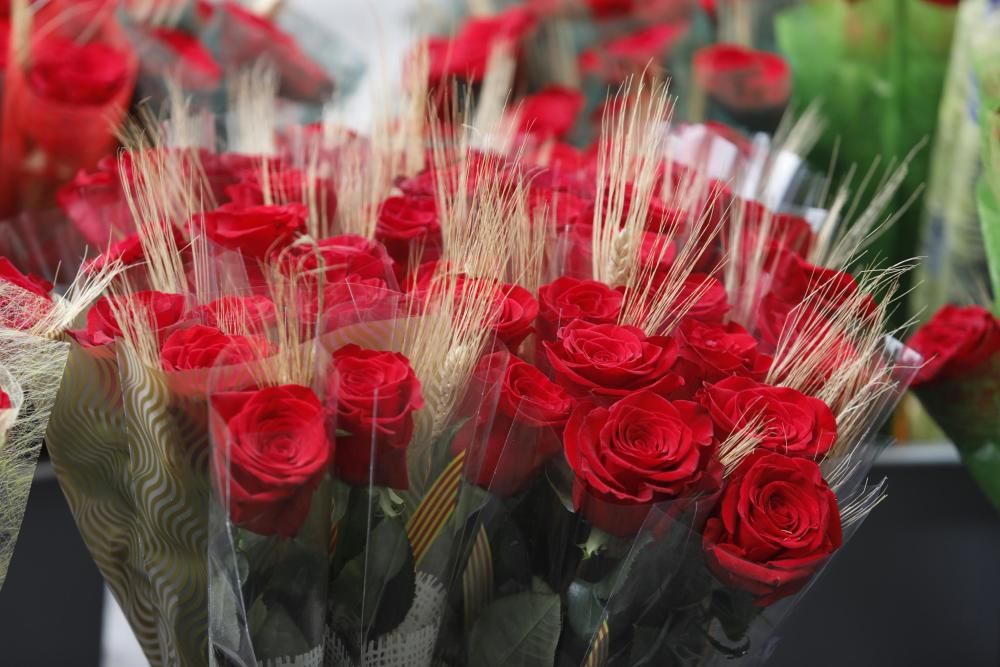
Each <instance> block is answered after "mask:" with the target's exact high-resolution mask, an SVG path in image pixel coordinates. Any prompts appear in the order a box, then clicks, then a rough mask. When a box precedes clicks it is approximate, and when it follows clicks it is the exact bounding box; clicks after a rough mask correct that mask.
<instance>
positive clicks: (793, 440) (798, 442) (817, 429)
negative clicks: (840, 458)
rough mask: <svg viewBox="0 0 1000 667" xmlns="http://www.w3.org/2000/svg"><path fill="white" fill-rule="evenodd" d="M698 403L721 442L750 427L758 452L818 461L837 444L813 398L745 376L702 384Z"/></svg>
mask: <svg viewBox="0 0 1000 667" xmlns="http://www.w3.org/2000/svg"><path fill="white" fill-rule="evenodd" d="M701 402H702V404H703V405H704V406H705V407H706V408H708V411H709V413H710V414H711V415H712V420H713V421H714V422H715V433H716V435H717V436H718V438H719V440H720V441H725V440H726V438H728V437H729V436H730V435H733V434H734V433H737V432H739V431H741V430H743V429H747V428H752V429H753V431H752V433H754V434H755V435H756V436H757V439H758V441H757V446H758V447H759V448H761V449H766V450H770V451H772V452H778V453H781V454H787V455H789V456H804V457H807V458H811V459H820V458H822V457H823V455H824V454H826V453H827V452H828V451H830V448H831V447H833V445H834V443H835V442H836V441H837V420H836V419H835V418H834V416H833V412H832V411H831V410H830V408H829V406H828V405H827V404H826V403H824V402H823V401H821V400H820V399H818V398H813V397H812V396H806V395H805V394H803V393H801V392H798V391H796V390H794V389H789V388H788V387H771V386H769V385H766V384H761V383H760V382H757V381H756V380H753V379H751V378H748V377H730V378H726V379H725V380H722V381H720V382H716V383H715V384H710V385H707V386H706V387H705V388H704V389H703V390H702V393H701Z"/></svg>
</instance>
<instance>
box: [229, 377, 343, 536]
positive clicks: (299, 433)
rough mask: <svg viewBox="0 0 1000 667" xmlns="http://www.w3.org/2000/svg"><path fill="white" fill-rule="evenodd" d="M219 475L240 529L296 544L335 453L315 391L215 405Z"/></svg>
mask: <svg viewBox="0 0 1000 667" xmlns="http://www.w3.org/2000/svg"><path fill="white" fill-rule="evenodd" d="M211 405H212V409H213V411H214V413H215V414H216V415H217V416H218V418H219V419H220V420H221V422H222V424H221V425H219V424H215V425H214V426H215V429H217V430H216V444H215V457H214V460H215V469H216V475H217V483H218V484H219V486H220V487H221V489H220V491H221V495H222V496H223V497H225V498H228V499H229V515H230V517H231V519H232V521H233V523H235V524H236V525H238V526H240V527H242V528H245V529H247V530H251V531H253V532H255V533H258V534H260V535H280V536H282V537H294V536H295V535H296V534H297V533H298V532H299V530H300V529H301V528H302V524H303V523H305V520H306V517H308V515H309V509H310V504H311V501H312V495H313V491H315V489H316V487H317V486H318V485H319V483H320V481H321V480H322V478H323V475H324V474H325V473H326V470H327V466H328V464H329V461H330V458H331V457H332V455H333V454H332V449H333V448H332V446H331V444H330V442H329V440H328V439H327V436H326V424H325V421H326V419H325V417H326V415H325V412H324V410H323V406H322V405H321V404H320V402H319V399H318V398H317V397H316V394H314V393H313V391H312V390H311V389H309V388H308V387H301V386H298V385H282V386H278V387H266V388H264V389H259V390H257V391H244V392H231V393H229V392H224V393H219V394H215V395H213V396H212V398H211Z"/></svg>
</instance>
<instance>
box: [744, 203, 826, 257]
mask: <svg viewBox="0 0 1000 667" xmlns="http://www.w3.org/2000/svg"><path fill="white" fill-rule="evenodd" d="M734 206H735V207H736V208H737V209H738V208H739V207H741V206H742V208H743V212H742V215H743V224H744V226H745V228H746V232H747V240H746V241H744V244H745V247H752V246H753V245H754V244H756V241H755V240H754V239H755V237H754V235H755V234H757V233H759V232H761V231H764V228H765V227H766V228H767V232H768V234H767V235H768V238H769V239H770V240H772V241H773V242H775V243H777V244H779V245H781V246H782V247H784V248H786V249H788V250H790V251H792V252H794V253H796V254H798V255H800V256H803V257H804V256H806V255H808V254H809V251H810V249H811V248H812V244H813V242H814V241H815V239H816V235H815V233H814V232H813V229H812V227H811V226H810V225H809V222H808V221H806V219H805V218H801V217H799V216H797V215H790V214H788V213H774V212H770V211H768V210H767V209H766V208H765V207H764V206H763V204H760V203H759V202H755V201H741V203H738V204H735V205H734ZM732 214H733V215H736V211H735V210H733V211H732Z"/></svg>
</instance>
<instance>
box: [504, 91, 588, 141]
mask: <svg viewBox="0 0 1000 667" xmlns="http://www.w3.org/2000/svg"><path fill="white" fill-rule="evenodd" d="M583 102H584V99H583V93H581V92H580V91H579V90H576V89H575V88H567V87H565V86H549V87H547V88H543V89H542V90H540V91H539V92H537V93H535V94H534V95H527V96H525V97H524V98H522V99H521V102H520V106H519V107H517V114H518V119H519V127H520V130H521V131H522V132H526V133H528V134H534V135H539V136H542V137H548V138H556V139H561V138H563V137H564V136H566V134H567V133H568V132H569V131H570V130H571V129H573V124H574V123H575V122H576V116H577V114H579V113H580V110H581V109H582V108H583Z"/></svg>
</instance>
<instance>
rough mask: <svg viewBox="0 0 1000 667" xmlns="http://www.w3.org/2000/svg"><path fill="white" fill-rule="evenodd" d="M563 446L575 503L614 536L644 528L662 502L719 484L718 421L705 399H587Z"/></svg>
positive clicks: (643, 393)
mask: <svg viewBox="0 0 1000 667" xmlns="http://www.w3.org/2000/svg"><path fill="white" fill-rule="evenodd" d="M563 443H564V446H565V454H566V461H567V462H568V463H569V466H570V468H572V469H573V472H574V473H575V474H576V480H575V482H574V485H573V502H574V504H575V505H576V507H577V509H578V510H579V511H581V512H582V513H583V515H584V516H585V517H586V518H587V519H588V520H589V521H590V522H591V523H593V524H594V525H595V526H596V527H597V528H600V529H601V530H603V531H606V532H609V533H612V534H613V535H618V536H622V537H627V536H630V535H634V534H635V533H636V532H638V531H639V529H640V528H641V527H642V523H643V521H644V520H645V518H646V516H647V515H648V514H649V510H650V509H651V508H652V507H653V505H654V504H655V503H660V502H664V501H669V500H674V499H677V498H680V497H683V496H686V495H688V494H691V493H695V492H698V491H707V490H711V489H715V488H717V487H718V485H719V479H720V476H721V466H720V464H719V463H718V461H717V460H716V456H715V455H716V449H717V443H716V442H715V440H714V438H713V436H712V421H711V420H710V419H709V418H708V415H707V414H705V412H704V410H703V409H702V408H701V406H699V405H698V404H697V403H691V402H689V401H668V400H666V399H664V398H663V397H661V396H657V395H656V394H654V393H652V392H648V391H640V392H636V393H633V394H629V395H627V396H625V397H624V398H622V399H621V400H620V401H618V402H617V403H615V404H614V405H612V406H611V407H610V408H603V407H595V406H593V405H591V404H584V405H581V406H580V407H578V408H577V409H576V410H575V411H574V412H573V415H572V416H571V417H570V419H569V423H567V424H566V431H565V434H564V435H563Z"/></svg>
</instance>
